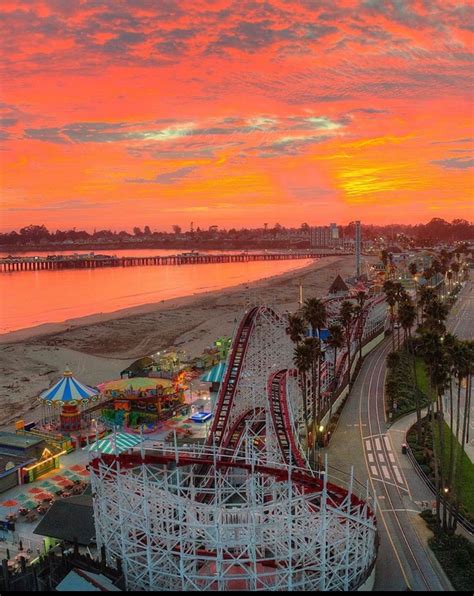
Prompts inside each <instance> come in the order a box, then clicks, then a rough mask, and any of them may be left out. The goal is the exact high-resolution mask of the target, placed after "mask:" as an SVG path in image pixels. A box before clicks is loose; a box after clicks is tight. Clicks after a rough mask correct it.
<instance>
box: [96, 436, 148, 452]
mask: <svg viewBox="0 0 474 596" xmlns="http://www.w3.org/2000/svg"><path fill="white" fill-rule="evenodd" d="M142 440H143V439H142V438H141V437H140V436H139V435H131V434H129V433H112V434H111V435H109V436H108V437H106V438H105V439H100V440H99V441H96V442H95V443H93V444H92V445H90V446H89V447H88V451H100V452H101V453H122V452H123V451H127V449H130V448H131V447H135V445H138V444H139V443H141V442H142Z"/></svg>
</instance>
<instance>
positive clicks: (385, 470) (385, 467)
mask: <svg viewBox="0 0 474 596" xmlns="http://www.w3.org/2000/svg"><path fill="white" fill-rule="evenodd" d="M382 473H383V475H384V478H386V479H387V480H391V476H390V474H389V472H388V469H387V466H382Z"/></svg>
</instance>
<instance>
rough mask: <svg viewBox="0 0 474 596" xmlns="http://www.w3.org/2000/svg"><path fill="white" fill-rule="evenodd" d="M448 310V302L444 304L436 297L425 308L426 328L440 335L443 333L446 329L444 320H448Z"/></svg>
mask: <svg viewBox="0 0 474 596" xmlns="http://www.w3.org/2000/svg"><path fill="white" fill-rule="evenodd" d="M448 312H449V309H448V307H447V306H446V304H443V303H442V302H441V301H440V300H439V298H434V299H433V300H431V301H430V302H428V303H427V304H426V305H425V307H424V309H423V314H424V315H425V320H424V323H423V326H424V328H425V329H431V330H432V331H434V332H437V333H438V334H439V335H440V336H441V335H443V334H444V333H445V331H446V325H445V324H444V322H445V321H446V318H447V316H448Z"/></svg>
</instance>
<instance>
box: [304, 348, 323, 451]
mask: <svg viewBox="0 0 474 596" xmlns="http://www.w3.org/2000/svg"><path fill="white" fill-rule="evenodd" d="M304 345H305V347H306V349H307V350H308V352H309V354H310V358H311V427H312V431H311V439H312V444H313V462H314V461H315V455H316V453H315V448H316V438H317V429H318V427H319V419H320V415H321V409H322V408H321V404H320V399H321V375H320V363H321V355H322V351H321V342H320V340H319V338H318V337H307V338H306V339H305V341H304Z"/></svg>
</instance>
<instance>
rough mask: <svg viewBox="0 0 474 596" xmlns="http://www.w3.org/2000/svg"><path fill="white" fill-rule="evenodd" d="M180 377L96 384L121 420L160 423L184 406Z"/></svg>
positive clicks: (147, 378)
mask: <svg viewBox="0 0 474 596" xmlns="http://www.w3.org/2000/svg"><path fill="white" fill-rule="evenodd" d="M184 381H185V377H184V374H182V373H180V374H178V375H177V376H176V377H175V378H174V379H161V378H152V377H132V378H130V379H120V380H117V381H108V382H107V383H102V384H101V385H99V389H100V391H101V393H102V395H103V396H104V397H105V398H106V400H107V401H108V402H110V401H112V403H113V410H114V411H115V412H123V418H124V421H128V420H129V419H134V420H138V419H139V418H141V419H145V418H150V419H155V420H164V419H166V418H170V417H171V416H173V415H175V414H176V412H177V411H178V410H180V409H181V408H182V406H183V405H184V401H185V400H184V391H185V389H186V388H187V387H186V385H185V384H184Z"/></svg>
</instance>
